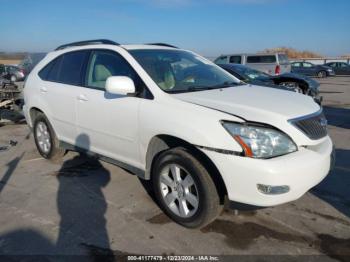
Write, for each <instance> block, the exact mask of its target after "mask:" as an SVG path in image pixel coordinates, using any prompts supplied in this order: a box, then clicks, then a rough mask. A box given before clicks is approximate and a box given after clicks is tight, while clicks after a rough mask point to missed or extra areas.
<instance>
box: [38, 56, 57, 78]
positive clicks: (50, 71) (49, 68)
mask: <svg viewBox="0 0 350 262" xmlns="http://www.w3.org/2000/svg"><path fill="white" fill-rule="evenodd" d="M61 62H62V56H60V57H58V58H56V59H54V60H53V61H51V62H50V63H49V64H47V65H46V66H45V67H44V68H43V69H41V70H40V72H39V77H40V78H41V79H42V80H45V81H53V82H56V81H57V80H58V73H59V70H60V66H61Z"/></svg>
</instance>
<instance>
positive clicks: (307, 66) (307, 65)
mask: <svg viewBox="0 0 350 262" xmlns="http://www.w3.org/2000/svg"><path fill="white" fill-rule="evenodd" d="M303 66H304V67H306V68H310V67H312V64H310V63H303Z"/></svg>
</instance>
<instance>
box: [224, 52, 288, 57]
mask: <svg viewBox="0 0 350 262" xmlns="http://www.w3.org/2000/svg"><path fill="white" fill-rule="evenodd" d="M242 55H245V56H273V55H287V54H286V53H278V52H276V53H241V54H238V53H236V54H223V55H220V56H242Z"/></svg>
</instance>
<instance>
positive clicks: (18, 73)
mask: <svg viewBox="0 0 350 262" xmlns="http://www.w3.org/2000/svg"><path fill="white" fill-rule="evenodd" d="M5 71H6V73H7V75H8V78H9V79H10V80H11V81H12V82H17V81H23V80H24V78H25V74H24V70H23V69H20V68H19V67H18V66H14V65H5Z"/></svg>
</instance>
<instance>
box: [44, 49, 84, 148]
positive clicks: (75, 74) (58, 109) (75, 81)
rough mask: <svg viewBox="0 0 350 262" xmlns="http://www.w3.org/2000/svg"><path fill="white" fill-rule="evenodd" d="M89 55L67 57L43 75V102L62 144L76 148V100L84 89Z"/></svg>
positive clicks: (45, 68)
mask: <svg viewBox="0 0 350 262" xmlns="http://www.w3.org/2000/svg"><path fill="white" fill-rule="evenodd" d="M87 58H88V52H87V51H74V52H69V53H65V54H63V55H61V56H59V57H58V58H56V59H54V60H53V61H52V62H50V63H49V64H48V65H47V66H46V67H44V68H43V69H42V70H41V71H40V72H39V77H40V78H41V79H42V80H44V81H43V83H42V85H41V87H40V90H39V92H40V96H41V97H42V98H43V99H42V101H45V102H46V103H47V105H46V108H47V109H48V112H45V113H46V114H48V116H49V119H50V120H51V122H52V123H51V124H52V125H53V127H54V130H55V131H56V135H57V137H58V139H59V140H62V141H65V142H67V143H70V144H74V141H75V137H76V97H77V95H78V91H79V86H81V85H82V77H83V72H84V64H85V63H86V60H87Z"/></svg>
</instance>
